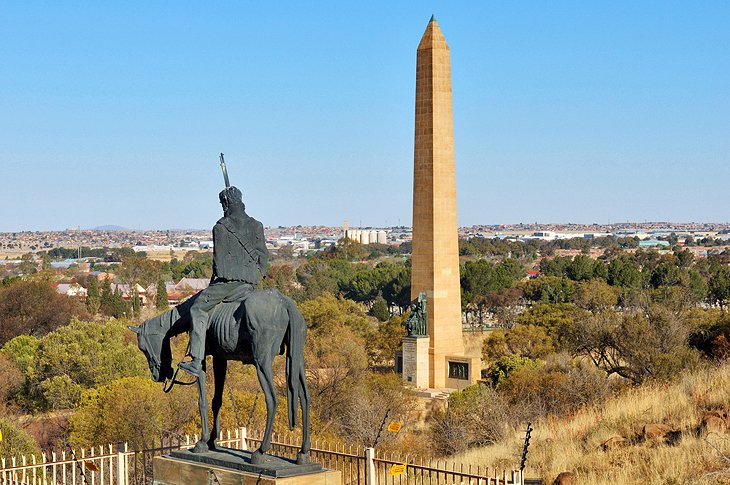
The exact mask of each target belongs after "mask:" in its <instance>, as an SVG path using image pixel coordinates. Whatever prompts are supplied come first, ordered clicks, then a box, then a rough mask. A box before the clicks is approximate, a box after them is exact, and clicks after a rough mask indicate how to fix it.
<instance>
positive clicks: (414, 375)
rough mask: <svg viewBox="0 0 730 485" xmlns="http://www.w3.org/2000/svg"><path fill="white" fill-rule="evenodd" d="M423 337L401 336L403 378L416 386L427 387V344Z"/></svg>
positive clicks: (425, 337) (426, 338) (426, 337)
mask: <svg viewBox="0 0 730 485" xmlns="http://www.w3.org/2000/svg"><path fill="white" fill-rule="evenodd" d="M429 342H430V339H429V338H428V336H424V337H409V336H406V337H403V380H405V381H406V382H410V383H411V384H413V385H414V386H416V387H420V388H423V389H426V388H428V387H429V377H430V375H429V362H428V344H429Z"/></svg>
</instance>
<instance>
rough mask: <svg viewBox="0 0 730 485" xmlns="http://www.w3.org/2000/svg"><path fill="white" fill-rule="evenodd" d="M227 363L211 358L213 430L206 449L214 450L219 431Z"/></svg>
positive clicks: (218, 358)
mask: <svg viewBox="0 0 730 485" xmlns="http://www.w3.org/2000/svg"><path fill="white" fill-rule="evenodd" d="M227 369H228V361H227V360H226V359H224V358H222V357H217V356H214V357H213V378H214V379H215V392H214V394H213V401H212V403H211V406H212V409H213V429H212V430H211V432H210V439H209V440H208V448H210V449H211V450H215V449H216V445H215V440H216V439H218V434H219V433H220V430H221V406H222V405H223V391H224V389H225V385H226V370H227Z"/></svg>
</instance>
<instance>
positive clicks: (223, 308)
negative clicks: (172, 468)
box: [129, 153, 310, 464]
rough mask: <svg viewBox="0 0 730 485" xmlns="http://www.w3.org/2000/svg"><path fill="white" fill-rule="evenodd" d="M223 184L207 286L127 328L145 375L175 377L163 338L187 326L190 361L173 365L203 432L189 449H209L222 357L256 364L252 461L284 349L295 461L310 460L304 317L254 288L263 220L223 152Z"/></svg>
mask: <svg viewBox="0 0 730 485" xmlns="http://www.w3.org/2000/svg"><path fill="white" fill-rule="evenodd" d="M220 160H221V169H222V170H223V177H224V181H225V185H226V187H225V189H223V191H222V192H221V193H220V194H219V200H220V203H221V205H222V206H223V217H222V218H221V219H219V220H218V222H217V223H216V224H215V226H214V227H213V276H212V278H211V280H210V285H209V286H208V287H207V288H205V289H204V290H202V291H200V292H198V293H197V294H196V295H194V296H192V297H191V298H189V299H187V300H186V301H184V302H182V303H180V304H179V305H177V306H176V307H174V308H172V309H171V310H169V311H167V312H165V313H163V314H161V315H158V316H156V317H154V318H151V319H149V320H146V321H145V322H143V323H142V324H141V325H140V326H138V327H129V328H130V329H131V330H133V331H134V332H135V333H136V334H137V345H138V347H139V349H140V350H141V351H142V352H143V353H144V355H145V357H146V358H147V362H148V364H149V368H150V372H151V374H152V379H153V380H154V381H156V382H165V381H166V380H168V379H170V380H173V382H174V380H175V379H174V373H173V368H172V351H171V348H170V338H172V337H175V336H178V335H181V334H183V333H185V332H189V335H190V351H189V355H190V356H191V358H192V360H190V361H189V362H183V363H180V364H179V365H178V367H179V368H180V369H182V370H183V371H185V372H187V373H188V374H190V375H192V376H194V377H195V378H196V380H197V388H198V398H199V407H200V419H201V427H202V433H201V438H200V440H199V441H198V442H197V443H196V444H195V446H194V447H193V449H192V450H191V451H192V452H193V453H204V452H206V451H208V450H215V449H216V438H217V436H218V434H219V432H220V409H221V405H222V403H223V389H224V384H225V379H226V369H227V365H228V361H229V360H238V361H240V362H243V363H244V364H252V365H253V366H255V367H256V374H257V376H258V379H259V384H260V385H261V390H262V391H263V394H264V397H265V401H266V430H265V432H264V437H263V440H262V442H261V446H260V448H259V449H258V450H256V451H255V452H254V453H252V455H251V462H252V463H254V464H265V463H266V462H267V461H268V458H267V455H266V452H267V451H268V450H269V448H270V446H271V433H272V428H273V424H274V416H275V414H276V406H277V398H276V390H275V388H274V381H273V378H272V363H273V360H274V357H275V356H276V355H279V354H286V382H287V405H288V415H289V427H290V429H293V428H294V426H296V425H297V420H298V417H299V407H300V406H301V410H302V447H301V449H300V450H299V453H298V454H297V463H298V464H306V463H308V462H309V449H310V438H309V390H308V389H307V382H306V375H305V371H304V341H305V337H306V330H307V324H306V322H305V321H304V317H303V316H302V314H301V313H300V312H299V310H298V309H297V307H296V305H295V303H294V302H293V301H292V300H291V299H290V298H288V297H286V296H284V295H282V294H281V293H280V292H278V291H277V290H274V289H265V290H260V289H256V286H257V284H258V282H259V274H260V275H261V276H263V277H265V276H266V264H267V261H268V252H267V250H266V241H265V239H264V229H263V225H262V224H261V223H260V222H259V221H257V220H256V219H254V218H253V217H250V216H249V215H248V214H246V206H245V205H244V203H243V197H242V194H241V191H240V190H239V189H238V188H236V187H233V186H231V185H230V183H229V181H228V172H227V170H226V166H225V161H224V160H223V154H222V153H221V157H220ZM208 355H210V356H212V357H213V359H212V360H213V376H214V380H215V392H214V395H213V400H212V402H211V405H212V409H213V428H212V430H209V429H208V399H207V396H206V392H205V381H206V373H205V368H206V366H205V357H206V356H208Z"/></svg>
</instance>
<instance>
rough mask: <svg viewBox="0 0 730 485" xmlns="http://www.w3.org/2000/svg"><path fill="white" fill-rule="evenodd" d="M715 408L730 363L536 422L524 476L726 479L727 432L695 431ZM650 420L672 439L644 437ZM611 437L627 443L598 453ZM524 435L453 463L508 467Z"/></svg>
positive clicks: (729, 466)
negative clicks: (663, 427) (666, 428)
mask: <svg viewBox="0 0 730 485" xmlns="http://www.w3.org/2000/svg"><path fill="white" fill-rule="evenodd" d="M718 409H722V410H724V411H728V410H729V409H730V365H725V366H723V367H715V368H712V369H705V370H702V371H700V372H695V373H693V374H689V373H688V374H686V375H683V376H680V377H679V378H678V379H677V381H675V382H674V383H671V384H661V385H660V384H656V385H651V386H644V387H641V388H635V389H630V390H628V391H626V392H624V393H622V394H621V395H620V396H617V397H615V398H612V399H610V400H608V401H607V402H606V403H605V404H604V405H603V406H602V407H601V408H600V409H595V408H592V409H583V410H581V411H579V412H578V413H576V414H575V415H574V416H572V417H570V418H565V419H544V420H541V421H539V422H537V423H534V424H533V427H534V428H535V431H534V432H533V433H532V437H533V438H532V442H531V446H530V452H529V455H528V460H527V470H526V476H527V477H540V478H542V479H543V480H545V481H546V483H552V480H553V479H554V478H555V477H556V476H557V474H558V473H560V472H561V471H572V472H574V473H576V474H577V476H578V479H579V483H580V484H586V485H598V484H611V485H616V484H634V483H641V484H657V485H659V484H662V485H670V484H684V483H692V484H723V483H725V484H730V458H729V457H730V434H728V433H727V432H725V433H719V434H718V433H707V432H704V431H703V430H701V429H700V422H701V420H702V416H703V414H704V413H705V412H707V411H711V410H718ZM654 423H656V424H665V425H667V426H669V427H670V428H671V430H672V431H674V432H675V433H676V434H675V439H674V440H672V439H669V440H644V439H643V437H642V430H643V427H644V425H646V424H654ZM612 436H621V437H623V438H625V439H627V440H628V443H627V444H626V445H625V446H623V447H618V448H615V449H610V450H608V451H604V450H603V449H602V447H601V444H602V443H604V442H605V441H606V440H607V439H608V438H610V437H612ZM523 440H524V430H522V429H521V430H514V431H513V432H512V433H510V437H509V438H508V439H506V440H504V441H503V442H500V443H498V444H496V445H492V446H487V447H483V448H479V449H473V450H470V451H468V452H466V453H463V454H461V455H458V456H455V457H453V460H454V461H456V462H457V463H458V462H464V463H473V464H481V465H484V464H489V465H491V466H495V465H497V466H498V467H499V468H502V467H504V468H507V469H511V468H514V467H516V464H518V463H519V457H520V453H521V448H522V442H523Z"/></svg>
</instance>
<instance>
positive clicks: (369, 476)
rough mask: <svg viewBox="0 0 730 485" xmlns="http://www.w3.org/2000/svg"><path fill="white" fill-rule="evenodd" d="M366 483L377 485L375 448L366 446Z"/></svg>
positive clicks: (366, 484) (367, 484)
mask: <svg viewBox="0 0 730 485" xmlns="http://www.w3.org/2000/svg"><path fill="white" fill-rule="evenodd" d="M365 485H376V483H375V448H365Z"/></svg>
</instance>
